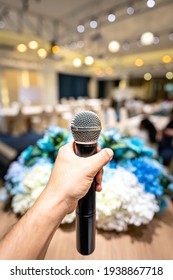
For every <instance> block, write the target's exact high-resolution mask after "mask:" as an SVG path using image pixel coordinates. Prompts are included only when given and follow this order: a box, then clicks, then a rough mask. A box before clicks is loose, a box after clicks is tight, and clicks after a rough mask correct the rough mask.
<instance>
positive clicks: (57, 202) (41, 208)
mask: <svg viewBox="0 0 173 280" xmlns="http://www.w3.org/2000/svg"><path fill="white" fill-rule="evenodd" d="M68 205H69V204H68V203H67V201H66V199H65V198H64V196H63V194H62V193H58V192H56V193H54V192H53V191H52V189H51V187H50V186H47V187H46V188H45V190H44V191H43V192H42V194H41V195H40V197H39V198H38V200H37V201H36V203H35V205H34V206H33V208H34V209H33V210H34V212H35V213H36V216H37V217H38V216H40V217H41V219H42V221H43V222H45V223H46V224H47V225H49V227H51V229H56V228H57V227H58V226H59V224H60V223H61V221H62V220H63V218H64V217H65V216H66V215H67V214H68V213H69V206H68Z"/></svg>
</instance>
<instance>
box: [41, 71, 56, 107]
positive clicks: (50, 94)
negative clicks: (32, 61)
mask: <svg viewBox="0 0 173 280" xmlns="http://www.w3.org/2000/svg"><path fill="white" fill-rule="evenodd" d="M40 84H41V87H42V89H43V103H44V104H51V105H55V104H57V103H58V97H59V87H58V73H57V72H56V71H55V69H53V67H45V69H44V70H42V71H41V73H40Z"/></svg>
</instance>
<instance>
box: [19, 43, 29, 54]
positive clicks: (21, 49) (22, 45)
mask: <svg viewBox="0 0 173 280" xmlns="http://www.w3.org/2000/svg"><path fill="white" fill-rule="evenodd" d="M17 50H18V52H21V53H23V52H26V50H27V46H26V45H25V44H19V45H17Z"/></svg>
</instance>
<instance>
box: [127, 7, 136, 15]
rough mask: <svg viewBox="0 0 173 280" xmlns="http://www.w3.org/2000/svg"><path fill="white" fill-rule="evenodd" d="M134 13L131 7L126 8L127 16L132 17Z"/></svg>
mask: <svg viewBox="0 0 173 280" xmlns="http://www.w3.org/2000/svg"><path fill="white" fill-rule="evenodd" d="M134 12H135V9H134V8H133V7H128V8H127V14H128V15H129V16H131V15H133V14H134Z"/></svg>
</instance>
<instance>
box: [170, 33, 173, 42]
mask: <svg viewBox="0 0 173 280" xmlns="http://www.w3.org/2000/svg"><path fill="white" fill-rule="evenodd" d="M169 40H171V41H173V32H171V33H170V34H169Z"/></svg>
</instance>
